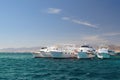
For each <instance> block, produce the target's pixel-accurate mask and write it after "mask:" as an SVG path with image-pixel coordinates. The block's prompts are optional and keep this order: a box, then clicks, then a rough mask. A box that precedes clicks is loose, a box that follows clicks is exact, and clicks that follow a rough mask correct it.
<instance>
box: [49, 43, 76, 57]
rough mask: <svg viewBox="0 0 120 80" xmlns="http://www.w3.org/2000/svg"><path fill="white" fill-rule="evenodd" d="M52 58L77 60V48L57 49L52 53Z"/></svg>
mask: <svg viewBox="0 0 120 80" xmlns="http://www.w3.org/2000/svg"><path fill="white" fill-rule="evenodd" d="M50 52H51V56H52V58H59V59H60V58H61V59H62V58H76V57H77V52H76V51H75V46H71V45H63V46H61V47H56V49H54V50H52V51H50Z"/></svg>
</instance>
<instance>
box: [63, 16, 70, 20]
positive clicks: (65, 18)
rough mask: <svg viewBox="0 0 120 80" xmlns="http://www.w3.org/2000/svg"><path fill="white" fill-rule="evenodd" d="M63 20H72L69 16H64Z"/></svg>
mask: <svg viewBox="0 0 120 80" xmlns="http://www.w3.org/2000/svg"><path fill="white" fill-rule="evenodd" d="M62 20H70V18H69V17H62Z"/></svg>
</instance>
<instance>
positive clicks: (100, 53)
mask: <svg viewBox="0 0 120 80" xmlns="http://www.w3.org/2000/svg"><path fill="white" fill-rule="evenodd" d="M96 54H97V57H98V58H100V59H103V58H110V54H109V50H108V48H107V47H100V48H99V49H98V50H97V53H96Z"/></svg>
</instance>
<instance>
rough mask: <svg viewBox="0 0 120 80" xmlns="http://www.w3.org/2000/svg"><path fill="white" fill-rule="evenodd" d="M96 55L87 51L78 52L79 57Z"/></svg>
mask: <svg viewBox="0 0 120 80" xmlns="http://www.w3.org/2000/svg"><path fill="white" fill-rule="evenodd" d="M94 57H95V55H94V54H93V53H87V52H78V55H77V58H78V59H81V58H94Z"/></svg>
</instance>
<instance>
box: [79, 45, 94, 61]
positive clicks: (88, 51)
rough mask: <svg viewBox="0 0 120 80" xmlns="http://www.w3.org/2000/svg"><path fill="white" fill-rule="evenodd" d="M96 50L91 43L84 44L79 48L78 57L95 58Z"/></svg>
mask: <svg viewBox="0 0 120 80" xmlns="http://www.w3.org/2000/svg"><path fill="white" fill-rule="evenodd" d="M94 57H95V50H94V49H93V48H92V47H91V46H89V45H83V46H81V47H80V48H79V51H78V54H77V58H78V59H81V58H94Z"/></svg>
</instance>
